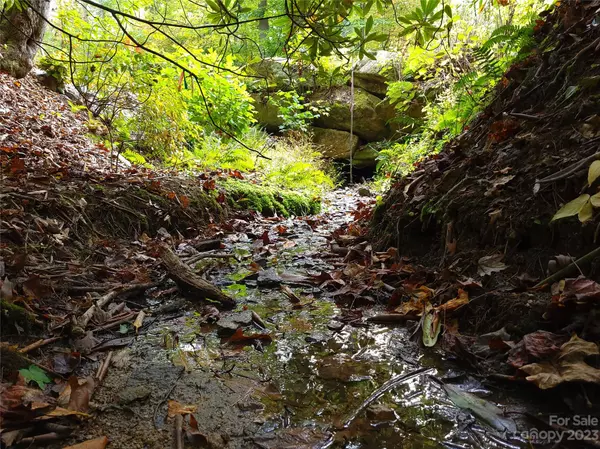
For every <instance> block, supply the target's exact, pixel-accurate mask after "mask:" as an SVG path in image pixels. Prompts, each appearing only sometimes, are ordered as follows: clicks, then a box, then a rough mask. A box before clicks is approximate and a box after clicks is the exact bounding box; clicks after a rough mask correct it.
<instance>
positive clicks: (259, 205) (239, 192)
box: [224, 179, 321, 217]
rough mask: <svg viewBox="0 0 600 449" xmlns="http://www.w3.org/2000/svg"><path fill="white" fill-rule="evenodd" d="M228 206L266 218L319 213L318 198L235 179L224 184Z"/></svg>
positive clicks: (319, 202)
mask: <svg viewBox="0 0 600 449" xmlns="http://www.w3.org/2000/svg"><path fill="white" fill-rule="evenodd" d="M224 187H225V190H226V192H227V198H228V201H229V203H230V205H231V206H232V207H234V208H237V209H250V210H255V211H257V212H260V213H261V214H263V215H266V216H272V215H276V214H277V215H282V216H284V217H289V216H291V215H296V216H303V215H312V214H316V213H319V212H320V210H321V200H320V198H315V197H311V196H308V195H302V194H300V193H297V192H292V191H288V190H281V189H275V188H273V187H269V186H264V185H259V184H252V183H249V182H245V181H240V180H237V179H230V180H228V181H227V182H225V183H224Z"/></svg>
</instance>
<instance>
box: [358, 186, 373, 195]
mask: <svg viewBox="0 0 600 449" xmlns="http://www.w3.org/2000/svg"><path fill="white" fill-rule="evenodd" d="M358 194H359V195H360V196H371V191H370V190H369V189H367V188H366V187H361V188H359V189H358Z"/></svg>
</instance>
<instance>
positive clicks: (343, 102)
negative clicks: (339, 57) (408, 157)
mask: <svg viewBox="0 0 600 449" xmlns="http://www.w3.org/2000/svg"><path fill="white" fill-rule="evenodd" d="M310 99H311V100H315V101H316V100H321V101H323V103H324V104H325V105H326V106H328V107H329V115H321V117H319V118H318V119H316V120H315V125H316V126H318V127H320V128H329V129H337V130H342V131H350V128H351V113H350V108H351V106H352V89H351V88H350V87H348V86H341V87H336V88H334V89H331V90H328V91H320V92H317V93H315V94H314V95H312V96H311V98H310ZM384 106H385V102H382V100H381V99H379V98H378V97H376V96H375V95H372V94H370V93H369V92H367V91H365V90H363V89H359V88H356V89H354V123H353V124H352V131H353V133H354V134H356V135H357V136H358V137H360V138H361V139H362V140H364V141H366V142H375V141H377V140H383V139H386V138H388V137H389V136H390V132H391V130H390V128H389V126H388V125H387V121H388V118H389V111H388V108H385V107H384Z"/></svg>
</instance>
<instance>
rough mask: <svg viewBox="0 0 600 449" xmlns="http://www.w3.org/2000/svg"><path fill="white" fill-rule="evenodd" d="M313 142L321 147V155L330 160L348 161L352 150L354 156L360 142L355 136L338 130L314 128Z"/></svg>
mask: <svg viewBox="0 0 600 449" xmlns="http://www.w3.org/2000/svg"><path fill="white" fill-rule="evenodd" d="M311 131H312V135H313V142H314V143H315V144H316V145H317V146H318V147H319V151H320V152H321V154H322V155H323V156H324V157H326V158H330V159H337V160H340V159H348V158H349V157H350V150H352V153H353V154H354V153H355V152H356V149H357V148H358V144H359V140H358V137H357V136H356V135H355V134H352V135H351V134H350V133H349V132H346V131H339V130H337V129H326V128H317V127H314V128H312V129H311Z"/></svg>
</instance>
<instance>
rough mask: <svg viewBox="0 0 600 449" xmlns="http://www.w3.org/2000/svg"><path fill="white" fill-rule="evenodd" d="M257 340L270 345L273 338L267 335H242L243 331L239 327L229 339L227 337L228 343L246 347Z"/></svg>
mask: <svg viewBox="0 0 600 449" xmlns="http://www.w3.org/2000/svg"><path fill="white" fill-rule="evenodd" d="M257 340H260V341H264V342H265V343H271V342H272V341H273V337H271V336H270V335H269V334H250V335H244V331H243V330H242V328H241V327H240V328H238V330H236V331H235V333H234V334H233V335H232V336H231V337H229V340H228V342H229V343H231V344H236V345H240V344H241V345H247V344H252V343H254V342H255V341H257Z"/></svg>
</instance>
